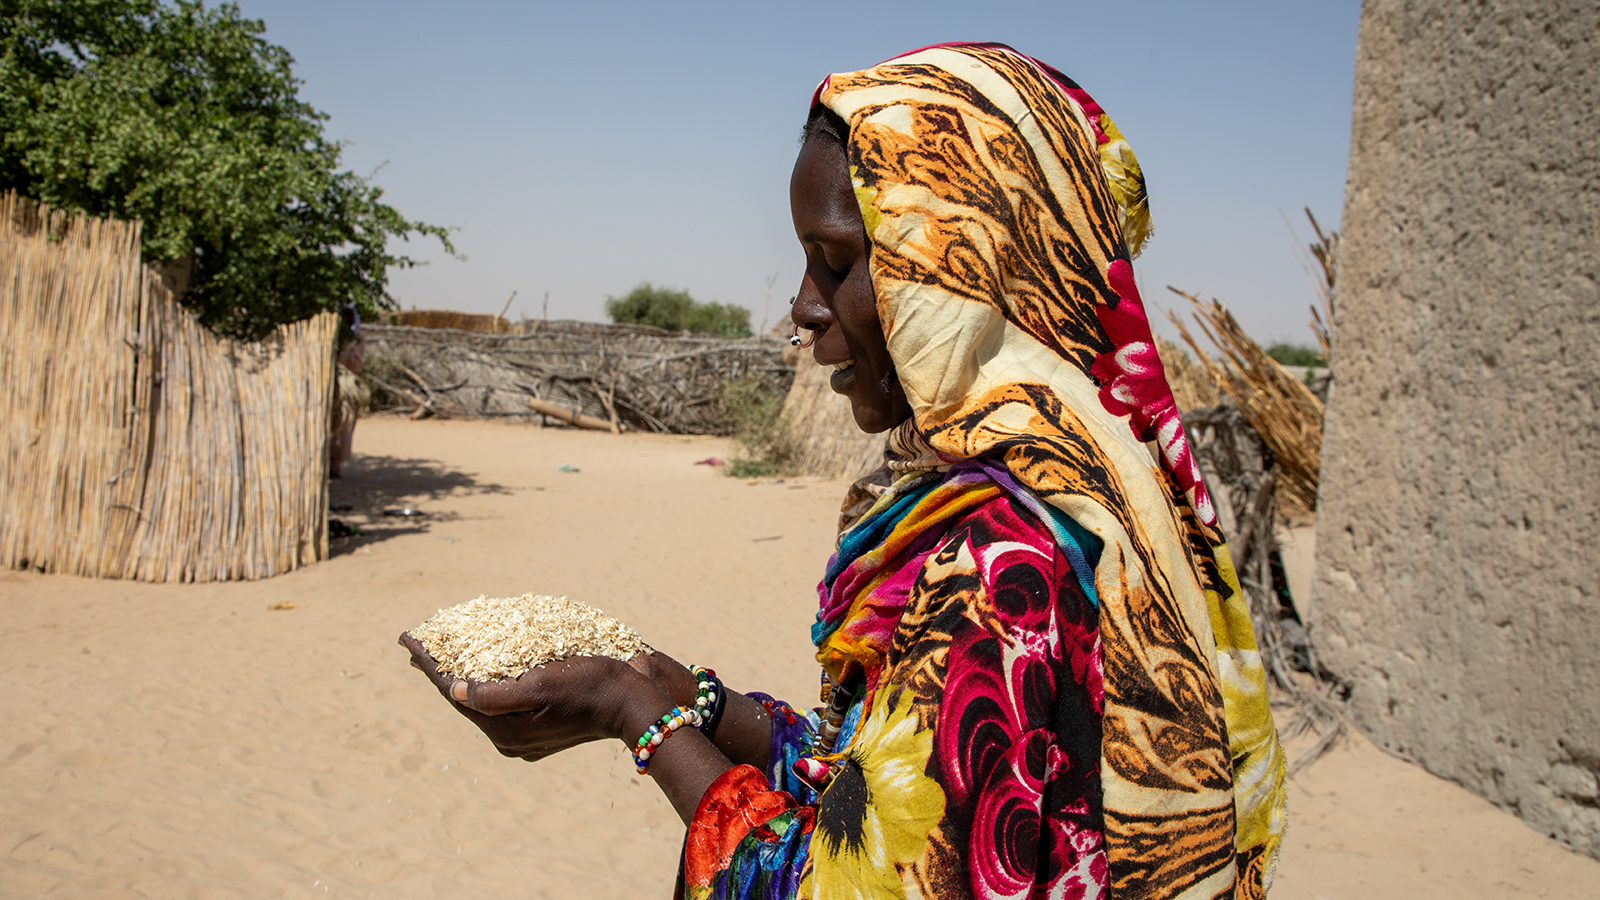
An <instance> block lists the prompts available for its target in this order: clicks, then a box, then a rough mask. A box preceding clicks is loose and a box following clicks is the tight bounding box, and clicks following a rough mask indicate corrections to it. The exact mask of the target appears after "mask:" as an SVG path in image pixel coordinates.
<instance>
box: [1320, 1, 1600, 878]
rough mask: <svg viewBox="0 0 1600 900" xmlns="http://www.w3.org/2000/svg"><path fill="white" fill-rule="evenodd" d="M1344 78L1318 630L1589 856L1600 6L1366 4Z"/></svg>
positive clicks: (1401, 707) (1361, 689)
mask: <svg viewBox="0 0 1600 900" xmlns="http://www.w3.org/2000/svg"><path fill="white" fill-rule="evenodd" d="M1354 100H1355V111H1354V119H1353V132H1352V139H1351V155H1350V174H1349V182H1348V186H1347V189H1346V196H1345V208H1344V219H1343V223H1342V224H1343V235H1344V237H1343V240H1344V244H1343V248H1342V255H1341V271H1340V276H1339V282H1340V284H1339V292H1338V297H1337V305H1336V309H1335V319H1334V321H1335V328H1336V334H1335V345H1334V361H1333V372H1334V375H1333V388H1332V393H1331V397H1330V406H1329V411H1328V418H1327V426H1326V427H1327V431H1326V436H1325V438H1324V444H1323V469H1322V486H1321V493H1320V500H1319V504H1320V509H1319V517H1318V518H1319V521H1318V531H1317V541H1318V559H1317V570H1316V581H1315V588H1314V591H1313V595H1314V597H1313V599H1314V607H1315V609H1316V619H1315V624H1314V626H1313V628H1314V632H1315V634H1316V638H1317V641H1318V646H1319V647H1320V649H1321V652H1322V654H1323V661H1324V663H1325V664H1326V665H1327V666H1328V667H1329V668H1331V669H1332V670H1333V671H1334V673H1335V674H1337V675H1338V676H1339V677H1341V678H1342V679H1344V680H1346V681H1347V682H1348V683H1349V684H1350V686H1351V689H1352V703H1353V710H1354V714H1355V717H1356V719H1357V722H1358V724H1359V725H1360V727H1361V728H1362V729H1364V730H1365V731H1366V732H1367V733H1368V734H1369V735H1370V736H1371V737H1372V738H1373V739H1374V740H1376V741H1377V742H1378V743H1379V744H1381V745H1382V746H1384V747H1385V748H1387V749H1389V750H1390V751H1391V752H1394V753H1397V754H1400V755H1402V756H1405V757H1408V758H1410V759H1414V760H1416V761H1417V762H1419V763H1421V764H1422V765H1423V766H1425V767H1427V768H1428V769H1429V770H1431V771H1433V772H1435V773H1436V774H1439V775H1441V776H1444V777H1446V778H1451V779H1454V780H1456V781H1459V782H1460V783H1462V784H1464V785H1466V786H1467V787H1469V788H1470V789H1472V790H1474V791H1477V792H1478V793H1480V794H1482V795H1483V796H1485V797H1487V798H1489V799H1490V800H1492V801H1493V802H1495V803H1497V804H1500V805H1501V806H1504V807H1506V808H1509V809H1512V810H1514V811H1516V812H1517V813H1518V814H1520V815H1521V816H1522V817H1523V819H1524V820H1525V821H1527V822H1528V824H1529V825H1531V826H1533V827H1534V828H1537V829H1539V830H1541V831H1544V832H1546V833H1549V834H1552V835H1555V836H1556V837H1559V838H1561V839H1562V840H1565V841H1567V842H1569V843H1570V844H1572V845H1573V846H1575V847H1576V848H1578V849H1580V850H1582V851H1583V852H1586V853H1588V854H1591V855H1593V856H1596V857H1597V858H1600V786H1597V775H1600V578H1597V576H1600V414H1597V412H1596V406H1597V404H1600V380H1597V379H1600V287H1597V278H1600V4H1597V3H1595V2H1594V0H1524V2H1515V3H1512V2H1471V3H1463V2H1460V0H1413V2H1403V0H1369V2H1367V3H1366V4H1365V5H1364V7H1363V9H1362V17H1361V31H1360V40H1359V49H1358V51H1357V60H1356V83H1355V97H1354Z"/></svg>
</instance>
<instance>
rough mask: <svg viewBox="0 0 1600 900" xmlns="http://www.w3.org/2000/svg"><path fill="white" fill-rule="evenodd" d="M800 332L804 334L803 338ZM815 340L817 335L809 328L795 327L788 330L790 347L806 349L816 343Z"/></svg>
mask: <svg viewBox="0 0 1600 900" xmlns="http://www.w3.org/2000/svg"><path fill="white" fill-rule="evenodd" d="M802 332H804V336H802V334H801V333H802ZM816 340H817V333H816V332H815V331H812V330H811V329H809V328H801V327H800V326H799V325H796V326H794V327H793V328H791V329H790V330H789V346H791V347H799V348H801V349H805V348H806V347H809V346H811V345H812V344H814V343H816Z"/></svg>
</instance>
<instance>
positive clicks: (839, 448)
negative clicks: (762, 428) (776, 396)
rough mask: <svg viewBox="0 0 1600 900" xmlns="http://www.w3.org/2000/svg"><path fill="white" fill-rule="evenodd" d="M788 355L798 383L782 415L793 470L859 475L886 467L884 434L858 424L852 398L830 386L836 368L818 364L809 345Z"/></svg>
mask: <svg viewBox="0 0 1600 900" xmlns="http://www.w3.org/2000/svg"><path fill="white" fill-rule="evenodd" d="M789 355H790V357H791V358H793V359H794V363H795V373H794V385H793V386H792V387H790V388H789V396H788V397H786V398H785V399H784V402H783V417H784V419H785V420H786V421H787V422H788V423H789V430H790V436H791V437H792V438H793V443H794V448H795V456H794V460H793V462H792V463H791V465H792V467H793V469H794V472H795V474H797V475H822V476H826V477H830V478H857V477H859V476H861V475H865V474H866V473H868V472H871V471H872V470H873V469H876V468H877V467H879V466H881V465H883V435H881V434H867V433H866V432H863V431H862V430H861V429H860V428H859V427H857V426H856V418H855V415H854V414H853V413H851V412H850V401H849V400H847V399H845V398H844V397H843V396H841V395H839V394H836V393H834V392H833V389H832V388H831V387H829V386H828V378H829V376H830V375H831V374H832V373H833V370H832V369H830V368H828V367H827V366H819V365H817V363H816V360H814V359H813V358H812V355H811V348H809V347H807V348H805V349H802V350H796V351H791V352H790V354H789Z"/></svg>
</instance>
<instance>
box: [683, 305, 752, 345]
mask: <svg viewBox="0 0 1600 900" xmlns="http://www.w3.org/2000/svg"><path fill="white" fill-rule="evenodd" d="M684 327H686V328H688V329H689V330H690V331H695V332H700V333H703V334H720V335H722V336H723V337H725V338H742V337H749V336H750V310H748V309H745V308H744V307H742V306H735V305H734V304H732V303H696V304H695V305H694V306H693V307H692V308H690V310H689V318H688V321H687V323H686V324H685V326H684Z"/></svg>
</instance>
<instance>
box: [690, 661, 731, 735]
mask: <svg viewBox="0 0 1600 900" xmlns="http://www.w3.org/2000/svg"><path fill="white" fill-rule="evenodd" d="M689 671H690V672H692V673H693V674H694V678H695V695H694V708H695V709H697V710H699V711H700V715H701V717H702V718H703V719H704V721H702V722H701V723H700V726H699V727H700V733H701V734H704V735H706V736H707V737H710V736H711V735H713V734H716V731H717V723H718V722H721V721H722V710H723V709H724V708H725V707H726V706H727V704H728V692H727V691H726V690H723V687H722V679H720V678H718V677H717V673H716V672H714V671H712V670H711V669H708V668H706V667H705V666H690V667H689Z"/></svg>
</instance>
